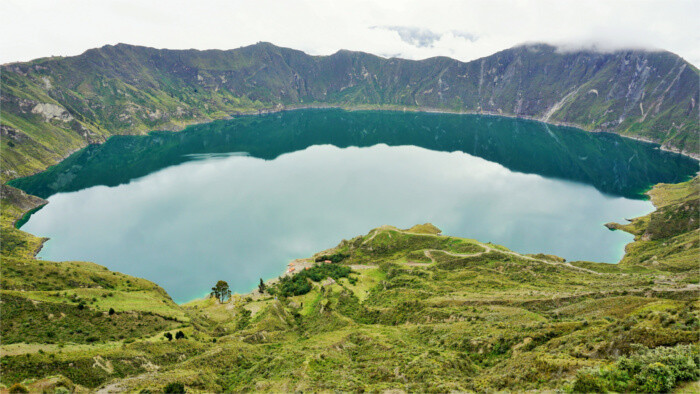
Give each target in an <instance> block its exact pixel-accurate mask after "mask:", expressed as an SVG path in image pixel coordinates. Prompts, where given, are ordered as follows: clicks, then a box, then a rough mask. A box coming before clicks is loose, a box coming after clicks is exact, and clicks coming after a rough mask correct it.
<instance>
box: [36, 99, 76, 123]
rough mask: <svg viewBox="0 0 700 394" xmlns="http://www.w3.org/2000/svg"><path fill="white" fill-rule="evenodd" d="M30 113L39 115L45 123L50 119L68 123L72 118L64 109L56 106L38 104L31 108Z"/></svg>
mask: <svg viewBox="0 0 700 394" xmlns="http://www.w3.org/2000/svg"><path fill="white" fill-rule="evenodd" d="M32 113H33V114H41V116H43V117H44V120H45V121H47V122H48V121H50V120H51V119H58V120H60V121H62V122H70V121H71V120H73V116H72V115H71V114H69V113H68V111H66V109H65V108H63V107H61V106H60V105H56V104H48V103H39V104H37V105H36V106H34V108H32Z"/></svg>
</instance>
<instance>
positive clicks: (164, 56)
mask: <svg viewBox="0 0 700 394" xmlns="http://www.w3.org/2000/svg"><path fill="white" fill-rule="evenodd" d="M0 74H1V75H0V77H1V78H2V81H1V86H0V90H1V91H2V95H1V96H0V97H1V99H2V101H1V102H0V105H1V106H2V114H1V115H0V123H1V127H0V133H1V134H2V137H3V141H2V143H1V144H0V150H2V155H1V157H0V160H1V163H2V168H3V171H2V174H0V177H1V179H2V181H7V180H9V179H12V178H15V177H18V176H24V175H28V174H31V173H34V172H37V171H40V170H41V169H43V168H46V167H48V166H49V165H51V164H55V163H57V162H58V161H59V160H60V159H61V158H64V157H66V156H67V155H68V154H69V153H70V152H73V151H75V150H76V149H78V148H80V147H83V146H85V145H86V144H89V143H99V142H102V141H104V140H105V139H106V138H107V137H109V136H110V135H114V134H139V133H145V132H147V131H150V130H154V129H179V128H181V127H182V126H183V125H185V124H189V123H195V122H203V121H207V120H211V119H220V118H225V117H226V116H228V115H231V114H234V113H241V112H257V111H260V110H263V109H265V110H269V109H280V108H284V107H296V106H307V105H312V106H313V105H333V106H343V107H348V108H389V109H404V108H408V109H417V108H433V109H441V110H449V111H457V112H484V113H494V114H503V115H512V116H521V117H531V118H536V119H544V120H547V121H551V122H564V123H569V124H574V125H577V126H578V127H581V128H584V129H587V130H606V131H612V132H617V133H621V134H624V135H629V136H635V137H640V138H645V139H649V140H652V141H656V142H659V143H663V144H664V145H666V146H668V147H671V148H675V149H679V150H682V151H684V152H686V153H689V154H697V152H698V138H697V130H698V106H697V105H696V104H695V103H698V102H700V97H698V95H699V94H698V91H699V90H700V89H699V88H698V83H699V82H698V70H697V69H696V68H694V67H693V66H692V65H690V64H688V63H687V62H685V61H684V60H683V59H681V58H680V57H678V56H676V55H673V54H671V53H668V52H643V51H641V52H640V51H626V52H615V53H612V54H598V53H593V52H585V51H583V52H574V53H560V52H558V51H556V49H555V48H554V47H550V46H546V45H532V46H520V47H515V48H511V49H508V50H505V51H502V52H499V53H496V54H494V55H492V56H489V57H486V58H483V59H479V60H475V61H472V62H468V63H462V62H459V61H456V60H453V59H448V58H432V59H426V60H422V61H409V60H402V59H383V58H379V57H377V56H373V55H369V54H366V53H361V52H349V51H340V52H338V53H336V54H334V55H331V56H326V57H314V56H309V55H306V54H304V53H303V52H300V51H295V50H291V49H286V48H279V47H275V46H274V45H271V44H266V43H260V44H257V45H253V46H250V47H245V48H239V49H235V50H231V51H193V50H189V51H172V50H156V49H152V48H144V47H137V46H130V45H124V44H120V45H116V46H105V47H102V48H98V49H92V50H89V51H87V52H85V53H84V54H82V55H80V56H75V57H69V58H47V59H38V60H35V61H32V62H27V63H16V64H10V65H4V66H2V72H1V73H0ZM611 81H613V82H611ZM39 104H42V105H44V104H50V105H52V106H53V107H51V108H52V111H48V112H47V111H44V113H39V112H41V111H38V110H37V108H39V109H41V108H40V107H38V105H39Z"/></svg>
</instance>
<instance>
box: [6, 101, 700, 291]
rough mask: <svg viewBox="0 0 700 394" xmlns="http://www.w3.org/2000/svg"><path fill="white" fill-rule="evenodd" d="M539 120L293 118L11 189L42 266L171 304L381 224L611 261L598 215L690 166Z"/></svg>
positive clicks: (630, 206)
mask: <svg viewBox="0 0 700 394" xmlns="http://www.w3.org/2000/svg"><path fill="white" fill-rule="evenodd" d="M542 128H543V125H541V124H538V123H534V122H522V121H517V120H512V119H499V118H484V117H463V116H448V115H430V114H401V113H347V112H342V111H300V112H290V113H284V114H276V115H271V116H266V117H248V118H242V119H237V120H234V121H229V122H215V123H213V124H208V125H202V126H197V127H196V128H192V129H189V130H187V131H186V132H183V133H175V134H173V133H155V134H153V135H151V136H147V137H115V138H113V139H111V140H110V141H109V142H107V143H106V144H104V145H102V146H95V147H90V148H88V149H86V150H84V151H81V152H79V153H77V154H75V155H73V156H71V158H70V159H69V160H67V161H66V162H64V163H62V164H61V165H58V166H56V167H53V168H52V169H50V170H49V171H47V172H46V173H44V174H40V175H39V176H35V177H32V178H26V179H23V180H20V181H18V182H17V185H18V186H22V187H23V188H25V190H28V191H30V192H32V193H34V194H39V195H43V196H50V197H49V201H50V204H48V205H47V206H46V207H44V208H43V209H41V210H39V211H38V212H37V213H35V214H34V215H33V216H32V217H31V219H30V220H29V222H28V223H27V224H26V225H25V226H24V227H23V230H26V231H29V232H31V233H34V234H37V235H40V236H48V237H50V238H51V240H50V241H49V242H47V243H46V245H45V247H44V249H43V250H42V253H41V256H42V257H43V258H45V259H50V260H57V261H61V260H86V261H95V262H97V263H99V264H103V265H105V266H107V267H109V268H110V269H112V270H116V271H121V272H125V273H128V274H131V275H135V276H139V277H144V278H147V279H150V280H153V281H155V282H156V283H158V284H160V285H161V286H163V287H164V288H165V289H166V290H167V291H168V292H169V293H170V294H171V295H172V296H173V298H174V299H175V300H176V301H179V302H181V301H187V300H190V299H193V298H196V297H198V296H202V295H203V294H204V293H206V291H207V289H209V288H210V287H211V286H212V285H213V283H215V282H216V281H217V280H219V279H224V280H227V281H228V282H229V284H231V285H232V288H233V290H235V291H238V292H244V291H249V290H251V289H252V288H253V287H254V286H255V284H256V283H257V280H258V278H260V277H262V278H270V277H274V276H277V275H279V274H280V273H281V272H282V271H283V269H284V267H285V265H286V264H287V262H288V261H289V260H290V259H293V258H298V257H305V256H309V255H310V254H312V253H314V252H317V251H319V250H321V249H324V248H328V247H331V246H334V245H335V244H337V243H338V241H339V240H340V239H342V238H349V237H352V236H354V235H357V234H362V233H366V232H367V231H368V230H369V229H371V228H373V227H377V226H380V225H382V224H392V225H396V226H399V227H409V226H412V225H414V224H416V223H423V222H426V221H430V222H433V223H435V224H436V225H438V226H439V227H441V228H442V229H443V230H444V231H445V232H446V233H448V234H452V235H458V236H465V237H470V238H476V239H479V240H482V241H492V242H495V243H499V244H503V245H506V246H508V247H510V248H512V249H514V250H516V251H519V252H523V253H531V252H532V253H534V252H544V253H552V254H557V255H560V256H562V257H565V258H567V259H569V260H575V259H583V260H592V261H605V262H616V261H617V260H618V259H619V258H620V257H621V256H622V253H623V245H624V244H625V243H627V242H629V241H630V240H631V236H629V235H627V234H624V233H621V232H610V231H608V230H607V229H606V228H605V227H603V226H602V224H603V223H605V222H608V221H613V220H616V221H621V220H623V218H625V217H634V216H638V215H640V214H644V213H646V212H649V211H650V210H651V209H652V206H651V204H650V203H649V202H647V201H643V200H640V199H632V198H629V197H638V194H637V193H638V191H639V190H641V189H643V188H645V187H646V186H647V185H648V184H649V183H650V182H658V181H662V180H663V181H673V180H677V179H679V178H680V177H682V176H683V174H685V173H687V172H690V171H691V170H693V168H694V166H696V164H695V163H694V162H692V161H689V160H686V159H683V158H681V157H678V156H677V155H671V154H666V153H663V152H659V151H658V150H656V149H654V148H653V146H651V145H648V144H639V143H636V142H634V141H627V140H622V139H620V138H619V137H616V136H611V135H598V134H589V133H584V132H578V131H575V130H571V129H568V130H567V129H559V128H550V130H549V132H547V130H543V129H542ZM464 151H468V152H469V154H466V153H463V152H464ZM231 152H237V153H231ZM241 152H247V153H241ZM290 152H291V153H290ZM605 152H607V153H605ZM482 157H483V158H482ZM499 163H500V164H499ZM593 186H595V187H593ZM76 190H77V191H76ZM601 191H604V192H605V193H603V192H601ZM56 192H59V193H58V194H54V193H56Z"/></svg>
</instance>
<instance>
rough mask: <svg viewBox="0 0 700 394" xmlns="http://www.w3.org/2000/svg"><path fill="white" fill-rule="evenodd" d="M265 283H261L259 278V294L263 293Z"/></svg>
mask: <svg viewBox="0 0 700 394" xmlns="http://www.w3.org/2000/svg"><path fill="white" fill-rule="evenodd" d="M266 287H267V286H265V282H263V280H262V278H260V284H259V285H258V290H260V294H262V293H264V292H265V288H266Z"/></svg>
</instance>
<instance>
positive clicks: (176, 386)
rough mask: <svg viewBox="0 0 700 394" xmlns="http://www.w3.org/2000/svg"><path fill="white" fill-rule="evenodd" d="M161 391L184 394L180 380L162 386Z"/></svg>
mask: <svg viewBox="0 0 700 394" xmlns="http://www.w3.org/2000/svg"><path fill="white" fill-rule="evenodd" d="M163 392H164V393H166V394H184V393H185V385H184V384H182V383H180V382H172V383H169V384H168V385H167V386H165V387H163Z"/></svg>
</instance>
